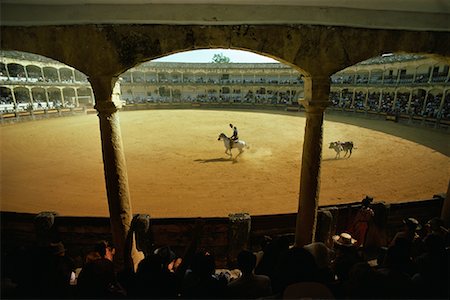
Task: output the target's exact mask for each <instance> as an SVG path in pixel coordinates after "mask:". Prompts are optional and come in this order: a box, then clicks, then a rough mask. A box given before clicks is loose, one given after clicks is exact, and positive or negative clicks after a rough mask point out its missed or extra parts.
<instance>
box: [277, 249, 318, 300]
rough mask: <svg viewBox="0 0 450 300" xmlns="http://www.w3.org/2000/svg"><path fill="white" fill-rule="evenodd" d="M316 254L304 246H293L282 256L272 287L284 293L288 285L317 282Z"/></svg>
mask: <svg viewBox="0 0 450 300" xmlns="http://www.w3.org/2000/svg"><path fill="white" fill-rule="evenodd" d="M317 273H318V268H317V265H316V262H315V260H314V256H313V255H312V254H311V253H310V252H308V251H307V250H306V249H304V248H297V247H294V248H291V249H289V250H288V251H286V252H285V253H283V254H282V255H281V256H280V260H279V262H278V264H277V266H276V268H275V273H274V278H273V279H272V289H273V292H274V293H275V294H277V295H283V292H284V290H285V288H286V287H288V286H289V285H291V284H294V283H298V282H317Z"/></svg>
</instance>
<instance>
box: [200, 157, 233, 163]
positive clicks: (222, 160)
mask: <svg viewBox="0 0 450 300" xmlns="http://www.w3.org/2000/svg"><path fill="white" fill-rule="evenodd" d="M194 161H197V162H199V163H202V164H204V163H212V162H214V163H215V162H234V161H235V160H234V159H233V158H223V157H219V158H210V159H195V160H194Z"/></svg>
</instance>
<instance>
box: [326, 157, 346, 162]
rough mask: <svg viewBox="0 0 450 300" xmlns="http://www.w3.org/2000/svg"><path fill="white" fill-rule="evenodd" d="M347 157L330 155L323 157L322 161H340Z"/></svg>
mask: <svg viewBox="0 0 450 300" xmlns="http://www.w3.org/2000/svg"><path fill="white" fill-rule="evenodd" d="M346 158H347V157H342V158H337V159H336V158H334V157H330V158H324V159H322V161H338V160H343V159H346Z"/></svg>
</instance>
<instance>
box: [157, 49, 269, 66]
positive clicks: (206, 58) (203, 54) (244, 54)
mask: <svg viewBox="0 0 450 300" xmlns="http://www.w3.org/2000/svg"><path fill="white" fill-rule="evenodd" d="M220 53H222V54H223V55H225V56H227V57H229V58H230V62H231V63H276V62H278V61H276V60H273V59H271V58H269V57H266V56H262V55H258V54H254V53H252V52H248V51H242V50H231V49H202V50H194V51H187V52H181V53H177V54H172V55H168V56H165V57H162V58H158V59H155V60H153V61H159V62H188V63H209V62H211V61H212V58H213V56H214V54H220Z"/></svg>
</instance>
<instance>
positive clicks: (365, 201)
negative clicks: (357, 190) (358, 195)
mask: <svg viewBox="0 0 450 300" xmlns="http://www.w3.org/2000/svg"><path fill="white" fill-rule="evenodd" d="M372 201H373V197H370V196H366V197H365V198H364V199H362V201H361V205H362V206H364V207H369V205H370V203H372Z"/></svg>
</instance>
